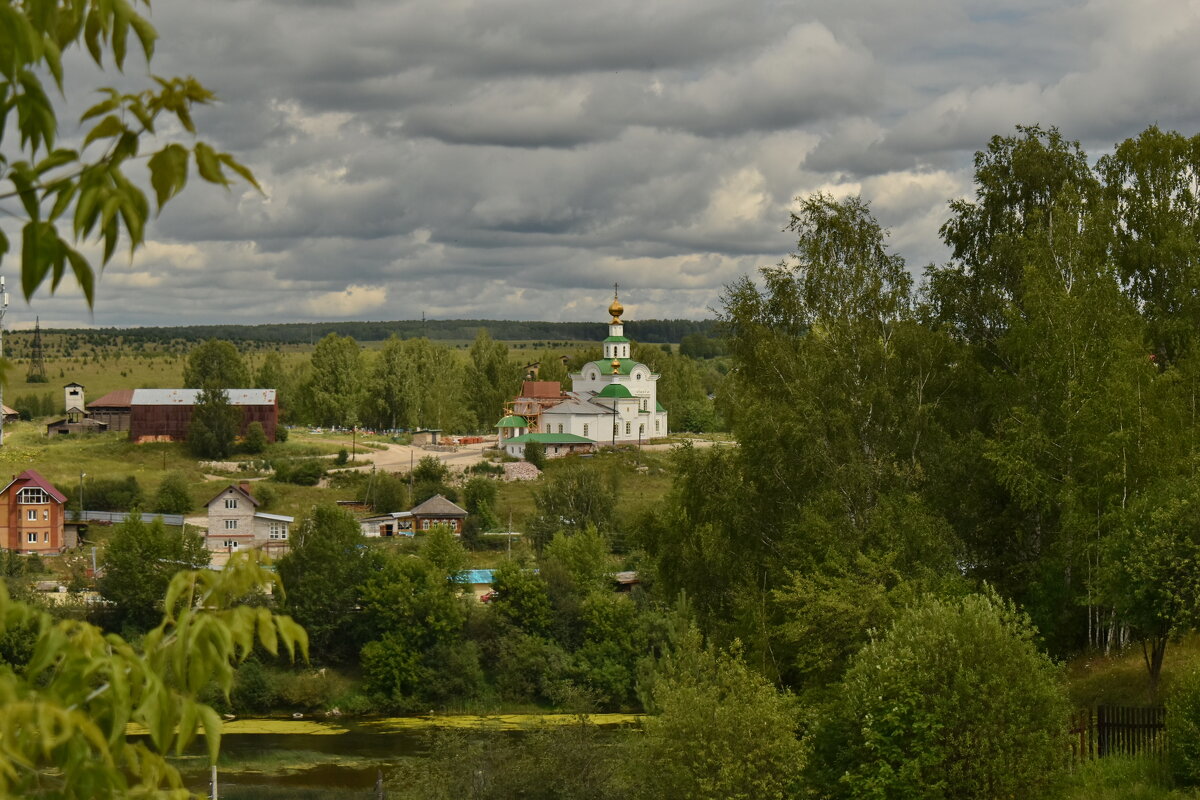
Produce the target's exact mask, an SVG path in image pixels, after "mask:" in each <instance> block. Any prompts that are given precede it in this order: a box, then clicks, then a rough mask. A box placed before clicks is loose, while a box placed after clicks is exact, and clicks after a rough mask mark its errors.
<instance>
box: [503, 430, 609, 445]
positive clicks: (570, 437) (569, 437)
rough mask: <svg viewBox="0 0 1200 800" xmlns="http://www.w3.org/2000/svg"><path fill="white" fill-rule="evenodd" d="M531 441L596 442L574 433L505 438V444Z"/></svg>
mask: <svg viewBox="0 0 1200 800" xmlns="http://www.w3.org/2000/svg"><path fill="white" fill-rule="evenodd" d="M530 442H541V443H542V444H595V442H593V441H592V440H591V439H588V438H587V437H584V436H577V435H575V434H573V433H523V434H521V435H520V436H514V437H513V438H511V439H505V440H504V443H505V444H529V443H530Z"/></svg>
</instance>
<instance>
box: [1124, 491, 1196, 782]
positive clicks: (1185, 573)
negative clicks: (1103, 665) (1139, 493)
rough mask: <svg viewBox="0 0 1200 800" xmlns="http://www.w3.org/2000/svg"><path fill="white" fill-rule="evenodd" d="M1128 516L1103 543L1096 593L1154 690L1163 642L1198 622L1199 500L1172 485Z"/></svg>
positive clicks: (1143, 500)
mask: <svg viewBox="0 0 1200 800" xmlns="http://www.w3.org/2000/svg"><path fill="white" fill-rule="evenodd" d="M1129 517H1130V519H1129V525H1128V527H1126V528H1125V529H1123V530H1121V531H1119V532H1118V533H1116V534H1113V535H1112V536H1110V537H1109V539H1108V540H1107V541H1106V542H1105V552H1104V558H1103V561H1102V563H1103V564H1104V565H1105V575H1104V579H1103V581H1102V582H1101V587H1102V589H1101V591H1102V592H1103V595H1102V597H1103V600H1104V601H1105V602H1106V603H1107V604H1108V605H1110V607H1111V608H1113V610H1114V611H1115V612H1116V613H1117V614H1118V615H1119V616H1120V618H1121V619H1122V620H1123V621H1124V622H1125V623H1126V624H1127V625H1129V626H1130V627H1131V628H1132V631H1131V633H1132V635H1133V637H1134V638H1136V639H1139V640H1141V642H1142V644H1143V648H1144V652H1145V654H1146V667H1147V669H1148V671H1149V674H1150V685H1151V691H1154V690H1156V689H1157V685H1158V678H1159V674H1160V673H1161V671H1162V663H1163V656H1164V654H1165V651H1166V647H1167V643H1168V642H1169V641H1171V640H1172V639H1178V638H1179V636H1180V635H1181V634H1182V633H1183V632H1184V631H1187V630H1193V629H1195V628H1196V627H1197V625H1198V624H1200V571H1198V570H1197V565H1198V564H1200V528H1198V526H1200V497H1198V496H1197V494H1196V491H1195V489H1194V488H1193V487H1192V486H1191V485H1190V483H1188V482H1184V481H1180V482H1175V481H1172V482H1171V483H1169V484H1167V485H1165V486H1161V487H1156V491H1153V492H1147V493H1146V495H1145V496H1143V497H1142V498H1140V499H1139V500H1138V501H1137V502H1136V503H1135V504H1134V507H1133V508H1132V509H1131V512H1130V515H1129ZM1198 774H1200V773H1198Z"/></svg>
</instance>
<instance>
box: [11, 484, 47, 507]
mask: <svg viewBox="0 0 1200 800" xmlns="http://www.w3.org/2000/svg"><path fill="white" fill-rule="evenodd" d="M17 502H18V503H24V504H27V505H41V504H42V503H49V502H50V497H49V496H48V495H47V494H46V493H45V492H43V491H42V490H41V489H39V488H37V487H36V486H30V487H26V488H24V489H22V490H21V491H20V492H18V493H17Z"/></svg>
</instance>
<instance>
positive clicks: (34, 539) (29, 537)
mask: <svg viewBox="0 0 1200 800" xmlns="http://www.w3.org/2000/svg"><path fill="white" fill-rule="evenodd" d="M25 541H27V542H29V543H30V544H37V533H36V532H31V533H29V534H28V535H26V537H25Z"/></svg>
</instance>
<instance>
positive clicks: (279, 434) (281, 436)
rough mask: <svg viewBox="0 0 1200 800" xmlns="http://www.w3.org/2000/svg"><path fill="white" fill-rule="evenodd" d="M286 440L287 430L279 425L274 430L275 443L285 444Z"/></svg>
mask: <svg viewBox="0 0 1200 800" xmlns="http://www.w3.org/2000/svg"><path fill="white" fill-rule="evenodd" d="M287 440H288V429H287V428H285V427H284V426H282V425H280V426H279V427H277V428H276V429H275V441H276V442H286V441H287Z"/></svg>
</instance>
